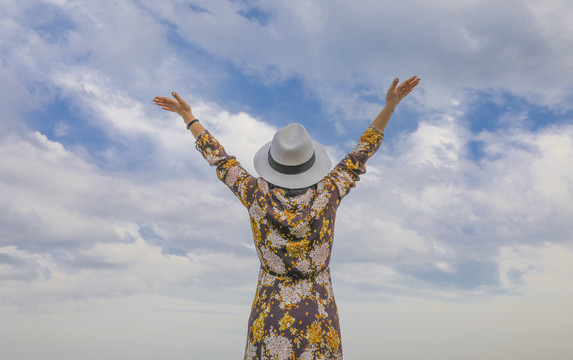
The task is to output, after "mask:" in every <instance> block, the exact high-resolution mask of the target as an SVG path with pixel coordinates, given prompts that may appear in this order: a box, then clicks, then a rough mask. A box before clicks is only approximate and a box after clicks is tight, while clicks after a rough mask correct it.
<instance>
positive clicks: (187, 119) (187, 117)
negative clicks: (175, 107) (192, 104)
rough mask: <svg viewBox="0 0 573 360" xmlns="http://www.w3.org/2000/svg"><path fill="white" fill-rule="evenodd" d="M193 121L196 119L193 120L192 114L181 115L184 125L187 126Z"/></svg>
mask: <svg viewBox="0 0 573 360" xmlns="http://www.w3.org/2000/svg"><path fill="white" fill-rule="evenodd" d="M193 120H196V118H195V116H193V114H185V115H183V121H184V122H185V125H187V124H189V123H190V122H191V121H193Z"/></svg>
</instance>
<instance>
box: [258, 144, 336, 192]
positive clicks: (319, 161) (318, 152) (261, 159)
mask: <svg viewBox="0 0 573 360" xmlns="http://www.w3.org/2000/svg"><path fill="white" fill-rule="evenodd" d="M271 143H272V142H268V143H266V144H265V145H263V146H262V147H261V148H260V149H259V151H257V153H256V154H255V158H254V160H253V162H254V165H255V170H256V171H257V173H258V174H259V176H260V177H262V178H263V179H265V180H266V181H267V182H269V183H271V184H274V185H277V186H280V187H283V188H287V189H301V188H305V187H308V186H311V185H314V184H316V183H317V182H319V181H320V180H322V178H324V177H325V176H326V175H327V174H328V173H329V172H330V168H331V166H332V161H331V160H330V156H328V153H327V152H326V149H325V148H324V147H323V146H322V145H321V144H320V143H318V142H316V141H314V140H313V141H312V143H313V145H314V156H315V157H316V160H315V162H314V165H313V166H312V167H311V168H310V169H308V170H306V171H305V172H302V173H300V174H296V175H288V174H283V173H280V172H278V171H276V170H275V169H273V168H272V167H271V166H270V165H269V161H268V156H269V155H268V154H269V149H270V147H271Z"/></svg>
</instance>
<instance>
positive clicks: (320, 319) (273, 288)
mask: <svg viewBox="0 0 573 360" xmlns="http://www.w3.org/2000/svg"><path fill="white" fill-rule="evenodd" d="M382 138H383V134H382V132H380V130H378V129H377V128H375V127H373V126H370V127H368V129H367V130H366V131H365V132H364V134H363V135H362V136H361V137H360V140H359V141H358V143H357V145H356V146H355V148H354V149H353V150H352V151H351V152H350V153H349V154H348V155H346V157H344V159H342V161H340V162H339V163H338V165H336V167H335V168H334V169H333V170H332V171H331V172H330V173H329V174H328V175H327V176H325V177H324V178H323V179H322V180H321V181H320V182H319V183H318V184H317V185H316V188H309V189H308V190H307V191H306V193H304V194H302V195H298V196H295V197H286V196H285V194H284V190H282V189H280V188H270V187H269V184H268V183H267V182H266V181H265V180H264V179H262V178H255V177H253V176H251V175H250V174H249V173H248V172H247V171H246V170H245V169H243V168H242V167H241V165H240V164H239V162H238V161H237V160H236V159H235V157H234V156H230V155H228V154H227V153H226V152H225V150H224V149H223V147H222V146H221V145H220V144H219V142H218V141H217V140H216V139H215V138H214V137H213V136H212V135H211V134H210V133H209V132H208V131H204V132H203V133H202V134H201V135H200V136H199V137H198V138H197V141H196V147H197V149H198V150H199V151H200V152H201V153H202V155H203V157H204V158H205V159H206V160H207V161H208V162H209V164H210V165H211V166H216V167H217V176H218V177H219V179H221V180H222V181H223V182H224V183H225V184H226V185H227V186H228V187H229V188H230V189H231V191H232V192H233V193H234V194H235V195H236V196H237V197H238V198H239V200H240V201H241V202H242V203H243V205H244V206H245V207H246V208H247V209H248V212H249V215H250V220H251V228H252V231H253V238H254V242H255V247H256V250H257V255H258V257H259V260H260V265H261V267H260V271H259V278H258V285H257V290H256V294H255V299H254V301H253V305H252V309H251V315H250V317H249V323H248V335H247V344H246V348H245V355H244V360H255V359H256V360H263V359H264V360H318V359H321V360H330V359H337V360H341V359H342V345H341V334H340V325H339V321H338V312H337V308H336V302H335V301H334V294H333V291H332V283H331V280H330V269H329V262H330V252H331V249H332V242H333V235H334V219H335V215H336V209H337V208H338V205H339V203H340V200H341V199H342V198H343V197H344V196H345V195H346V194H347V193H348V191H349V190H350V189H351V188H352V187H354V185H355V183H356V181H358V180H359V175H361V174H363V173H364V172H365V166H364V165H365V162H366V160H368V158H369V157H370V156H371V155H372V154H374V152H376V150H377V149H378V147H379V146H380V144H381V143H382Z"/></svg>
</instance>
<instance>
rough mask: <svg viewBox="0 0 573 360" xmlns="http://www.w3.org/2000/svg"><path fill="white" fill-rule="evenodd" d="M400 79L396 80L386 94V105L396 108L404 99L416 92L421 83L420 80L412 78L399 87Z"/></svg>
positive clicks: (415, 77)
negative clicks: (413, 91)
mask: <svg viewBox="0 0 573 360" xmlns="http://www.w3.org/2000/svg"><path fill="white" fill-rule="evenodd" d="M398 81H399V80H398V78H395V79H394V81H392V84H391V85H390V88H389V89H388V92H387V93H386V104H388V105H390V106H394V107H396V106H397V105H398V104H399V103H400V101H402V99H403V98H405V97H406V95H408V94H409V93H411V92H412V90H414V88H415V87H416V86H417V85H418V84H419V83H420V78H419V77H417V76H412V77H411V78H409V79H408V80H406V81H404V82H403V83H401V84H400V85H398Z"/></svg>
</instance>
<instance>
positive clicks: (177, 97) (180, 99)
mask: <svg viewBox="0 0 573 360" xmlns="http://www.w3.org/2000/svg"><path fill="white" fill-rule="evenodd" d="M171 95H173V97H174V98H175V100H177V102H180V103H183V102H185V101H184V100H183V99H182V98H181V96H179V94H177V93H176V92H175V91H173V92H172V93H171Z"/></svg>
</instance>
